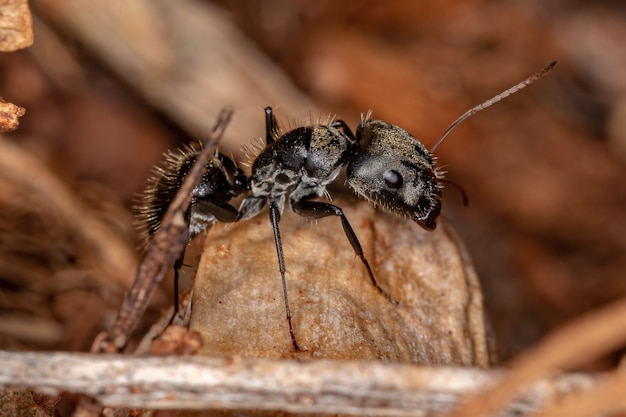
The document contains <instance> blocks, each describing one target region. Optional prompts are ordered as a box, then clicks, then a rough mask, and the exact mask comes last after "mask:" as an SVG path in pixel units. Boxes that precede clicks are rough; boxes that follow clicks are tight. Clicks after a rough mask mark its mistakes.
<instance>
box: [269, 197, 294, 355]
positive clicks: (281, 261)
mask: <svg viewBox="0 0 626 417" xmlns="http://www.w3.org/2000/svg"><path fill="white" fill-rule="evenodd" d="M269 211H270V220H271V221H272V228H273V229H274V243H275V244H276V254H277V255H278V269H279V270H280V277H281V279H282V281H283V297H284V299H285V312H286V313H287V324H288V325H289V336H291V344H292V345H293V348H294V350H295V351H296V352H297V351H299V350H301V349H300V347H299V346H298V342H296V337H295V336H294V333H293V326H292V325H291V310H290V309H289V299H288V298H287V281H286V280H285V258H284V256H283V244H282V241H281V239H280V230H279V229H278V222H279V220H280V211H279V210H278V205H277V204H276V203H270V205H269Z"/></svg>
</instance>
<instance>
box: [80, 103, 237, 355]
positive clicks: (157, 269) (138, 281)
mask: <svg viewBox="0 0 626 417" xmlns="http://www.w3.org/2000/svg"><path fill="white" fill-rule="evenodd" d="M232 113H233V110H232V109H230V108H225V109H222V111H221V112H220V114H219V116H218V118H217V121H216V123H215V126H214V127H213V129H212V131H211V132H210V134H209V136H208V138H207V140H206V141H205V143H204V146H203V149H202V152H201V153H200V154H199V155H198V159H197V160H196V162H195V164H194V165H193V167H192V168H191V170H190V171H189V173H188V174H187V176H186V177H185V181H184V182H183V184H182V185H181V187H180V189H179V190H178V193H177V194H176V197H175V198H174V200H173V201H172V203H171V204H170V206H169V208H168V209H167V212H166V213H165V215H164V216H163V221H162V222H161V227H160V228H159V230H158V231H157V232H156V234H155V235H154V238H153V239H152V241H151V242H150V246H149V247H148V250H147V251H146V253H145V254H144V257H143V259H142V261H141V264H140V265H139V268H138V270H137V275H136V276H135V280H134V281H133V284H132V286H131V287H130V290H129V291H128V294H127V295H126V299H125V300H124V303H123V304H122V307H121V309H120V312H119V315H118V317H117V320H116V321H115V323H114V325H113V327H112V328H111V330H110V331H109V333H108V334H106V335H104V337H99V338H98V339H97V340H96V341H95V342H94V344H93V346H92V351H95V352H116V351H121V350H122V349H123V348H124V346H126V343H127V342H128V339H129V337H130V334H131V332H132V331H133V329H134V328H135V326H136V325H137V323H138V322H139V319H140V318H141V316H142V314H143V313H144V311H145V309H146V307H147V305H148V301H149V299H150V296H151V295H152V292H153V291H154V289H155V288H156V286H157V285H158V284H159V283H160V282H161V281H162V280H163V278H164V277H165V275H166V274H167V272H168V271H169V270H170V269H171V268H172V265H174V262H175V261H176V259H177V258H178V256H179V255H180V253H181V252H182V250H183V249H184V248H185V245H186V244H187V241H188V233H189V232H188V226H187V223H186V222H185V213H186V212H187V210H188V208H189V205H190V204H191V193H192V190H193V188H194V187H195V186H196V185H197V184H198V183H199V182H200V179H201V178H202V175H204V172H205V170H206V164H207V162H208V161H209V159H211V158H212V157H213V156H214V155H215V152H216V150H217V144H218V143H219V141H220V139H221V137H222V135H223V133H224V130H225V129H226V126H227V125H228V123H229V122H230V119H231V116H232Z"/></svg>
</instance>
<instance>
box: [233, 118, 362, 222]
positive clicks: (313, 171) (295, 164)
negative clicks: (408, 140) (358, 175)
mask: <svg viewBox="0 0 626 417" xmlns="http://www.w3.org/2000/svg"><path fill="white" fill-rule="evenodd" d="M354 151H355V145H354V143H353V142H352V141H351V140H350V139H348V137H346V136H345V135H344V134H343V133H342V132H340V131H339V130H338V129H337V128H335V127H333V126H330V125H322V124H317V125H310V126H304V127H299V128H296V129H293V130H290V131H289V132H287V133H285V134H284V135H282V136H280V137H279V138H277V139H276V140H275V141H274V142H272V143H270V144H268V145H267V147H266V148H265V149H264V150H263V151H262V152H261V153H260V154H259V155H258V156H257V157H256V159H255V160H254V162H253V164H252V176H251V178H250V196H249V197H247V198H246V199H245V200H244V202H243V203H242V206H241V208H240V212H241V213H242V218H244V219H249V218H251V217H254V216H256V215H257V214H258V213H259V212H260V211H261V210H262V209H263V207H264V205H265V203H266V202H269V203H270V204H271V203H275V204H276V205H277V206H278V209H279V210H280V213H281V214H282V212H283V210H284V206H285V202H286V197H287V195H288V194H290V203H293V202H294V201H300V200H303V199H308V198H313V197H321V196H322V195H323V194H324V191H325V190H326V186H327V185H328V184H329V183H330V182H332V181H333V180H334V179H335V178H336V177H337V176H338V175H339V172H340V171H341V168H342V167H343V166H344V165H345V164H346V162H347V161H348V160H349V159H350V158H351V156H352V155H353V153H354Z"/></svg>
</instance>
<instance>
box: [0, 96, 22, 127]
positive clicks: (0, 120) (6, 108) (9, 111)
mask: <svg viewBox="0 0 626 417" xmlns="http://www.w3.org/2000/svg"><path fill="white" fill-rule="evenodd" d="M25 113H26V109H25V108H24V107H20V106H18V105H16V104H13V103H7V102H6V101H4V100H2V98H0V132H2V133H4V132H11V131H13V130H15V129H17V127H18V126H19V125H20V120H19V118H20V117H22V116H24V114H25Z"/></svg>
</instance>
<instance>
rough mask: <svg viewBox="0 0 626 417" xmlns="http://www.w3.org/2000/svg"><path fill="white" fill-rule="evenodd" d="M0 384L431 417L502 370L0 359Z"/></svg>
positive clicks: (173, 404)
mask: <svg viewBox="0 0 626 417" xmlns="http://www.w3.org/2000/svg"><path fill="white" fill-rule="evenodd" d="M0 362H2V363H3V364H5V366H4V367H3V369H2V370H1V371H0V384H2V385H12V386H20V387H30V388H33V389H35V390H37V391H40V392H48V393H56V392H59V391H70V392H78V393H82V394H86V395H89V396H93V397H94V398H96V399H97V400H98V401H100V402H101V403H102V404H104V405H107V406H112V407H135V408H158V409H196V410H199V409H211V408H212V409H233V410H234V409H237V410H245V409H264V410H285V411H289V412H307V413H329V412H330V413H342V414H352V415H362V414H369V415H394V416H425V415H434V414H436V413H437V412H441V411H444V410H447V409H449V408H450V407H452V406H453V405H455V404H456V403H457V402H458V400H459V398H460V397H461V396H464V395H466V394H468V393H472V392H475V391H476V390H478V389H480V388H481V387H483V386H485V385H487V384H494V383H496V382H498V381H499V380H500V378H501V375H502V373H501V372H500V371H487V370H480V369H475V368H451V367H437V368H427V367H418V366H415V365H400V364H386V363H382V362H365V361H327V360H319V361H286V360H267V359H241V358H232V357H231V358H225V359H217V358H206V357H189V356H186V357H172V356H169V357H132V356H119V355H97V356H94V355H89V354H77V353H75V354H70V353H52V354H51V353H21V352H0ZM594 381H595V378H594V377H592V376H584V375H563V376H560V377H558V378H554V379H551V380H542V381H539V382H537V383H536V384H534V385H533V386H531V387H530V388H529V389H528V390H526V391H525V392H524V393H523V394H522V395H520V396H519V397H517V398H516V399H515V400H514V401H513V402H511V403H510V405H509V406H508V408H507V410H506V412H505V413H503V414H501V415H503V416H513V415H515V416H520V415H528V414H529V413H530V412H534V411H537V410H538V409H540V408H541V407H542V404H545V403H546V402H549V401H554V399H555V397H559V396H561V395H563V394H564V393H569V392H571V391H576V390H583V389H588V388H589V387H591V386H593V384H594Z"/></svg>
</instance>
